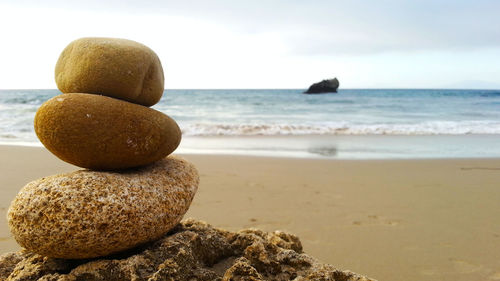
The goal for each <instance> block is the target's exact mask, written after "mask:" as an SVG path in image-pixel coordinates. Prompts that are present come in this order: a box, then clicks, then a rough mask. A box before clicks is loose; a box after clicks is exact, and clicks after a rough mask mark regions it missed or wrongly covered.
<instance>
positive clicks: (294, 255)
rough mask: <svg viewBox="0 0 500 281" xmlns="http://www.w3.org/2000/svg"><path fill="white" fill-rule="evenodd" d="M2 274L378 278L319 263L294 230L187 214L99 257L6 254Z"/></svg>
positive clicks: (51, 277)
mask: <svg viewBox="0 0 500 281" xmlns="http://www.w3.org/2000/svg"><path fill="white" fill-rule="evenodd" d="M0 279H2V280H11V281H13V280H25V281H30V280H52V281H62V280H88V281H93V280H136V281H140V280H150V281H153V280H155V281H156V280H172V281H173V280H200V281H204V280H207V281H208V280H223V281H229V280H248V281H250V280H254V281H258V280H296V281H299V280H337V281H370V280H373V279H370V278H367V277H363V276H360V275H357V274H355V273H352V272H349V271H340V270H338V269H336V268H335V267H333V266H331V265H327V264H322V263H319V262H318V261H317V260H315V259H314V258H312V257H310V256H308V255H306V254H304V253H302V246H301V243H300V240H299V239H298V238H297V237H296V236H293V235H291V234H287V233H285V232H280V231H276V232H273V233H266V232H263V231H260V230H255V229H246V230H241V231H239V232H238V233H233V232H228V231H225V230H221V229H215V228H212V227H211V226H210V225H207V224H206V223H203V222H199V221H194V220H191V219H189V220H186V221H184V222H183V223H181V224H179V225H178V226H177V227H176V228H174V229H173V230H172V231H171V232H170V233H169V234H168V235H166V236H165V237H163V238H162V239H159V240H158V241H156V242H153V243H150V244H147V245H143V246H141V247H139V248H135V249H133V250H130V251H128V252H123V253H120V254H117V255H115V256H109V257H105V258H102V259H94V260H63V259H52V258H44V257H42V256H39V255H36V254H31V253H29V252H27V251H21V252H18V253H8V254H4V255H3V256H1V257H0Z"/></svg>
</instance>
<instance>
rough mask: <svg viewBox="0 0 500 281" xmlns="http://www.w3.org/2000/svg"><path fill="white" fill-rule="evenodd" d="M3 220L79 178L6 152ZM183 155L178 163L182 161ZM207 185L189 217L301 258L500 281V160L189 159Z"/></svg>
mask: <svg viewBox="0 0 500 281" xmlns="http://www.w3.org/2000/svg"><path fill="white" fill-rule="evenodd" d="M0 155H2V156H1V157H0V169H1V171H2V173H1V177H0V183H1V185H2V188H1V189H0V195H1V198H3V199H2V200H0V211H1V212H2V214H1V215H0V253H5V252H7V251H13V250H16V249H18V246H17V244H15V242H14V240H13V238H12V237H11V236H10V233H9V231H8V227H7V222H6V218H5V213H6V211H7V208H8V206H9V204H10V201H11V200H12V199H13V198H14V197H15V195H16V194H17V192H18V191H19V189H20V188H22V187H23V186H24V185H25V184H27V183H28V182H29V181H31V180H34V179H37V178H40V177H43V176H48V175H53V174H57V173H64V172H69V171H73V170H76V169H79V168H78V167H75V166H73V165H70V164H67V163H64V162H63V161H61V160H59V159H57V158H56V157H55V156H53V155H52V154H50V152H48V151H47V150H45V149H43V148H39V147H21V146H3V145H0ZM177 155H181V154H177ZM181 156H182V157H184V158H186V159H187V160H189V161H191V162H192V163H194V164H195V165H196V167H197V168H198V170H199V173H200V178H201V183H200V187H199V190H198V193H197V195H196V196H195V199H194V201H193V203H192V205H191V208H190V209H189V211H188V213H187V214H186V216H185V218H188V217H193V218H196V219H200V220H204V221H207V222H208V223H210V224H212V225H214V226H215V227H219V228H225V229H228V230H232V231H234V230H239V229H241V228H248V227H256V228H260V229H263V230H265V231H273V230H278V229H279V230H285V231H288V232H291V233H294V234H296V235H297V236H298V237H299V238H300V239H301V241H302V244H303V246H304V251H305V252H306V253H307V254H310V255H311V256H314V257H316V258H317V259H319V260H320V261H322V262H325V263H330V264H333V265H334V266H336V267H338V268H339V269H343V270H351V271H354V272H357V273H359V274H364V275H367V276H370V277H372V278H375V279H378V280H389V281H391V280H393V281H396V280H408V281H413V280H414V281H417V280H450V281H451V280H459V281H460V280H463V281H465V280H497V279H495V278H498V277H499V276H500V270H499V268H500V254H498V253H500V226H499V225H498V223H497V222H498V221H500V212H498V211H499V207H498V202H500V189H499V188H498V183H499V182H500V158H492V159H468V158H465V159H413V160H398V159H384V160H343V159H303V158H275V157H247V156H237V155H198V154H182V155H181Z"/></svg>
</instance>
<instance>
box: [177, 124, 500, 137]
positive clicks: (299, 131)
mask: <svg viewBox="0 0 500 281" xmlns="http://www.w3.org/2000/svg"><path fill="white" fill-rule="evenodd" d="M181 128H182V132H183V134H184V135H186V136H259V135H466V134H500V122H498V121H461V122H452V121H432V122H423V123H418V124H327V125H291V124H210V123H195V124H181Z"/></svg>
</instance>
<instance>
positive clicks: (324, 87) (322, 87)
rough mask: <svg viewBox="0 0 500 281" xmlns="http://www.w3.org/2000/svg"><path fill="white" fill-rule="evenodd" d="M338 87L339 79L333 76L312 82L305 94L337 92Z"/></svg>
mask: <svg viewBox="0 0 500 281" xmlns="http://www.w3.org/2000/svg"><path fill="white" fill-rule="evenodd" d="M338 88H339V80H338V79H337V78H333V79H328V80H323V81H321V82H318V83H314V84H312V85H311V86H310V87H309V89H308V90H307V91H305V92H304V94H321V93H336V92H337V89H338Z"/></svg>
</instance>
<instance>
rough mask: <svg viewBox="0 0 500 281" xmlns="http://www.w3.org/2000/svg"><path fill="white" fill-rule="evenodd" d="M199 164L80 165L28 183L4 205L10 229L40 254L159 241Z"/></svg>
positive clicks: (189, 192)
mask: <svg viewBox="0 0 500 281" xmlns="http://www.w3.org/2000/svg"><path fill="white" fill-rule="evenodd" d="M198 183H199V178H198V172H197V171H196V168H195V167H194V166H193V165H192V164H190V163H188V162H187V161H185V160H182V159H180V158H176V157H168V158H165V159H162V160H160V161H158V162H155V163H153V164H151V165H149V166H146V167H143V168H139V169H131V170H126V171H123V172H119V173H118V172H96V171H89V170H80V171H76V172H72V173H67V174H61V175H55V176H50V177H45V178H41V179H38V180H35V181H33V182H30V183H28V184H27V185H26V186H25V187H24V188H23V189H22V190H21V191H20V192H19V194H18V195H17V196H16V198H15V199H14V201H13V202H12V204H11V206H10V208H9V210H8V220H9V226H10V229H11V232H12V233H13V235H14V238H15V239H16V241H17V242H18V243H19V244H20V245H21V246H22V247H24V248H26V249H28V250H30V251H32V252H35V253H38V254H40V255H43V256H48V257H54V258H66V259H81V258H92V257H99V256H105V255H108V254H111V253H114V252H119V251H123V250H125V249H129V248H132V247H135V246H137V245H139V244H142V243H145V242H148V241H152V240H156V239H158V238H160V237H161V236H162V235H164V234H165V233H166V232H168V231H169V230H170V229H171V228H172V227H174V226H175V225H176V224H177V223H178V222H179V221H180V220H181V219H182V217H183V215H184V214H185V213H186V211H187V210H188V208H189V205H190V204H191V201H192V199H193V197H194V194H195V193H196V190H197V188H198Z"/></svg>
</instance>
